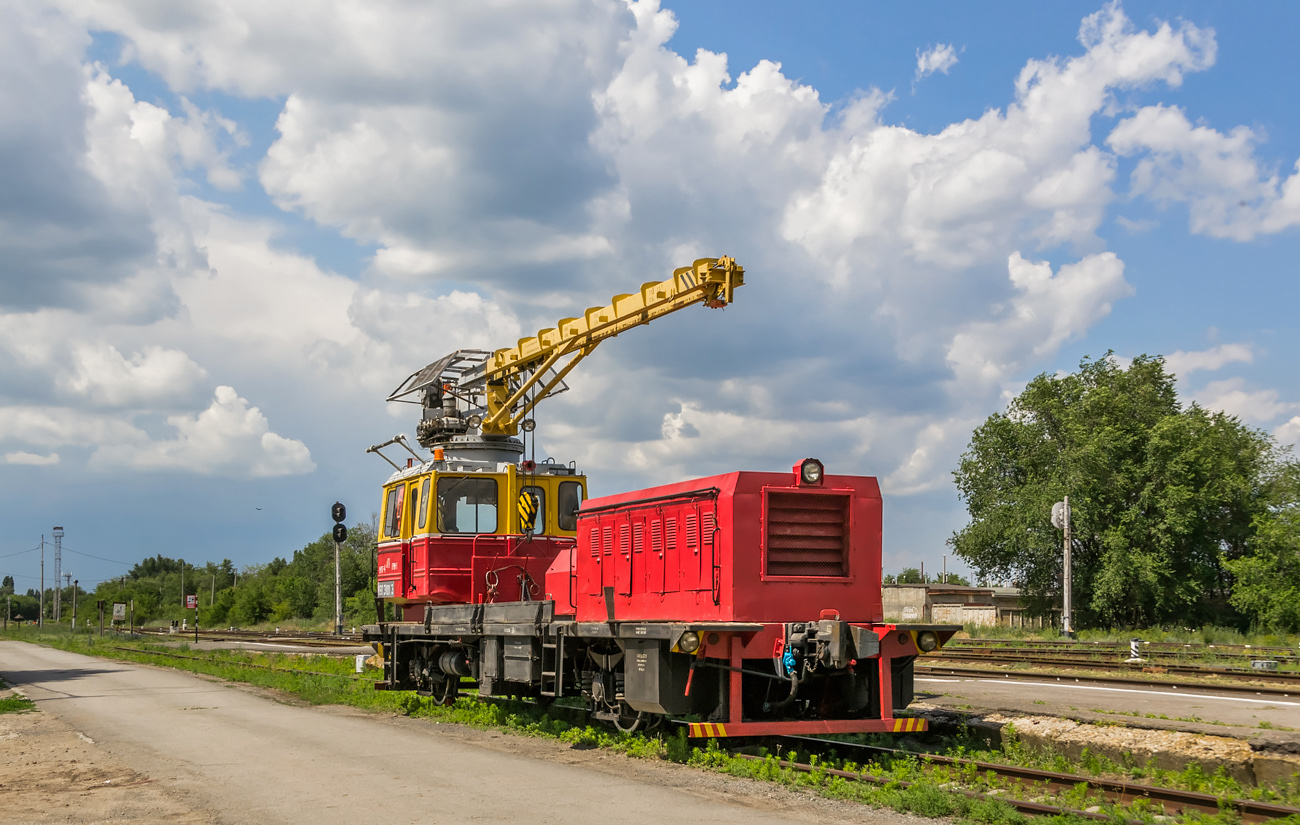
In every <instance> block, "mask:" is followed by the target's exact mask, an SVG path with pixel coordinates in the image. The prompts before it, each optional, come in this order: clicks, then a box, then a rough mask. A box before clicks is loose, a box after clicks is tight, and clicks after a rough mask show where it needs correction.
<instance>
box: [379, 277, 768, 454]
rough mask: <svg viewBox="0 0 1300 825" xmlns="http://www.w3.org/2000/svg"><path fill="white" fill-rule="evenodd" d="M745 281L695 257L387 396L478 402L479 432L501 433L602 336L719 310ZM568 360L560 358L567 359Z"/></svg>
mask: <svg viewBox="0 0 1300 825" xmlns="http://www.w3.org/2000/svg"><path fill="white" fill-rule="evenodd" d="M744 283H745V270H744V267H741V266H739V265H738V264H737V263H736V262H735V260H733V259H732V258H727V257H722V258H700V259H699V260H697V261H695V262H694V263H693V264H691V265H690V266H684V267H681V268H679V269H677V270H675V271H674V272H673V276H672V277H671V278H668V279H666V280H663V281H655V282H652V283H647V284H642V285H641V289H640V290H639V291H638V292H636V293H631V294H626V295H615V296H614V298H613V299H612V300H611V301H610V302H609V304H608V305H606V306H601V307H591V308H590V309H588V310H587V311H586V312H584V313H583V314H582V316H581V317H578V318H563V319H561V320H560V321H559V322H558V323H557V324H556V325H555V326H554V327H551V328H548V329H543V330H540V331H538V333H537V334H536V335H532V336H529V337H527V338H520V339H519V341H518V343H517V344H516V345H515V346H513V347H507V348H504V349H499V350H496V351H495V352H492V353H483V352H479V351H472V350H458V351H457V352H455V353H452V354H451V355H449V356H447V357H445V358H443V359H440V360H439V361H435V362H434V363H433V364H430V365H429V366H427V367H425V368H424V369H422V370H420V371H419V372H416V373H413V374H412V375H411V376H410V377H409V378H407V379H406V380H405V381H403V382H402V384H401V386H399V387H398V388H397V389H396V390H394V391H393V393H392V394H390V395H389V397H388V400H390V401H398V400H404V398H406V397H408V396H410V395H412V394H414V393H417V392H420V391H422V390H424V391H426V399H425V402H424V403H425V405H426V408H428V407H429V404H430V402H429V400H428V399H429V396H428V392H427V391H428V390H429V388H432V389H433V390H434V393H435V395H436V399H441V398H442V397H443V395H444V393H446V394H450V395H453V396H456V397H459V398H461V399H462V400H466V401H468V400H469V397H470V396H473V397H474V400H476V401H477V400H479V398H481V399H482V401H481V404H482V409H483V415H482V417H481V423H480V424H479V430H480V432H481V433H482V434H483V435H485V436H508V435H514V434H515V433H516V432H518V429H519V423H520V422H521V421H522V420H524V418H525V417H526V416H527V415H528V414H529V412H531V411H532V409H533V408H534V407H535V406H537V404H538V402H540V401H541V400H542V399H544V398H546V397H548V396H550V395H553V394H555V393H556V392H559V391H560V390H561V389H562V388H563V386H564V385H563V381H564V376H566V375H568V374H569V372H570V371H571V370H572V369H573V368H574V367H575V366H577V364H578V362H579V361H581V360H582V359H583V358H586V357H587V356H588V355H590V354H591V352H592V351H593V350H594V349H595V348H596V347H597V345H599V344H600V343H601V342H602V341H605V340H608V339H610V338H613V337H614V336H616V335H618V334H620V333H622V332H626V331H627V330H629V329H632V328H633V327H637V326H641V325H642V324H648V323H650V322H651V321H653V320H655V319H656V318H662V317H663V316H665V315H668V314H670V313H673V312H676V311H677V310H679V309H684V308H686V307H688V306H694V305H695V304H704V305H705V306H706V307H713V308H717V307H724V306H726V305H727V304H729V303H731V301H732V300H733V298H734V294H735V290H736V287H738V286H741V285H742V284H744ZM566 359H567V360H566Z"/></svg>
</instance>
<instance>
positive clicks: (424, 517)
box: [419, 477, 429, 530]
mask: <svg viewBox="0 0 1300 825" xmlns="http://www.w3.org/2000/svg"><path fill="white" fill-rule="evenodd" d="M420 501H421V502H422V503H423V505H424V506H422V507H420V508H419V509H420V529H421V530H423V529H424V526H425V525H426V524H428V523H429V479H428V478H427V477H426V478H425V479H424V483H423V484H421V485H420Z"/></svg>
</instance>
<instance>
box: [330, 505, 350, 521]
mask: <svg viewBox="0 0 1300 825" xmlns="http://www.w3.org/2000/svg"><path fill="white" fill-rule="evenodd" d="M347 517H348V508H346V507H344V506H343V504H342V503H341V502H338V501H336V502H334V506H332V507H330V518H332V519H334V521H336V522H342V521H344V520H345V519H347Z"/></svg>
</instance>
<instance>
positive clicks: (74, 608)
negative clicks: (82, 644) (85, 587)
mask: <svg viewBox="0 0 1300 825" xmlns="http://www.w3.org/2000/svg"><path fill="white" fill-rule="evenodd" d="M72 629H73V630H76V629H77V580H76V579H73V580H72Z"/></svg>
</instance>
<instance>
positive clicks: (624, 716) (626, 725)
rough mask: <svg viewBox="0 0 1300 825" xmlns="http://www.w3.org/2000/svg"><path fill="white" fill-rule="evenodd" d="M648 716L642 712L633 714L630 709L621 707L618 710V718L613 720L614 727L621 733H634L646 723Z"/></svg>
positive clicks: (624, 706)
mask: <svg viewBox="0 0 1300 825" xmlns="http://www.w3.org/2000/svg"><path fill="white" fill-rule="evenodd" d="M633 714H635V715H633ZM648 716H649V714H647V713H646V712H645V711H643V710H638V711H635V712H633V711H632V709H631V708H629V707H628V706H626V705H623V706H621V707H620V708H619V714H618V717H617V718H616V719H614V727H616V728H618V729H619V730H620V731H622V732H623V733H636V732H637V731H639V730H640V729H641V726H642V725H644V724H645V723H646V722H647V721H648V718H647V717H648Z"/></svg>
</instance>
